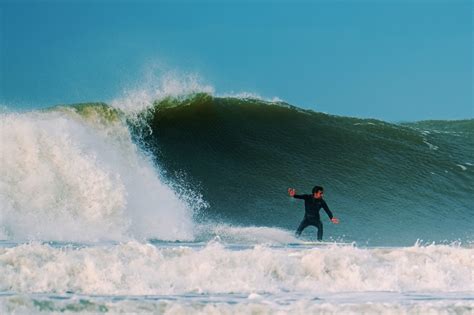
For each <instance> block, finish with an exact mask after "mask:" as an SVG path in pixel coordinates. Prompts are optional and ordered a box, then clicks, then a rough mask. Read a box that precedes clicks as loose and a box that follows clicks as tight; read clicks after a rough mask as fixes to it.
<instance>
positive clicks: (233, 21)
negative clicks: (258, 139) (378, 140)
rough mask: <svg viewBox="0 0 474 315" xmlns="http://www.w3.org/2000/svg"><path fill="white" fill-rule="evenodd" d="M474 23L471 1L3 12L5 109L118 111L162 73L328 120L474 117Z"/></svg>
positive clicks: (40, 4) (62, 6)
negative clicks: (67, 106) (156, 70)
mask: <svg viewBox="0 0 474 315" xmlns="http://www.w3.org/2000/svg"><path fill="white" fill-rule="evenodd" d="M472 18H473V4H472V1H461V0H450V1H438V0H432V1H427V0H423V1H421V0H420V1H407V0H399V1H395V0H385V1H384V0H380V1H355V0H347V1H307V2H301V1H299V2H298V1H133V2H132V1H128V2H127V1H106V0H102V1H71V0H69V1H67V0H66V1H21V0H20V1H8V0H0V22H1V23H0V70H1V72H0V104H4V105H7V106H10V107H12V106H13V107H17V106H34V107H41V106H49V105H53V104H58V103H76V102H83V101H109V100H112V99H114V98H117V97H119V96H120V94H121V93H122V91H123V89H126V88H127V86H136V85H139V84H140V82H141V81H143V80H145V78H144V74H145V73H147V68H149V67H151V65H155V64H160V65H161V67H164V68H166V69H168V70H172V71H175V72H178V73H195V74H197V75H198V76H199V77H200V78H201V79H202V81H203V82H204V83H206V84H210V85H212V86H213V87H214V88H215V90H216V92H217V93H218V94H224V93H228V92H251V93H256V94H258V95H261V96H264V97H268V98H272V97H278V98H280V99H282V100H284V101H287V102H289V103H291V104H293V105H297V106H299V107H303V108H311V109H314V110H317V111H322V112H326V113H330V114H336V115H344V116H356V117H371V118H379V119H384V120H388V121H412V120H421V119H461V118H473V116H474V108H473V107H474V105H473V71H474V69H473V46H472V45H473V25H472ZM157 75H158V76H159V74H157Z"/></svg>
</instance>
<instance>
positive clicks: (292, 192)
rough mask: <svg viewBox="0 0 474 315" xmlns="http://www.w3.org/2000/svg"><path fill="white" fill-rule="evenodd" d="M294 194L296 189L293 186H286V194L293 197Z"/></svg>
mask: <svg viewBox="0 0 474 315" xmlns="http://www.w3.org/2000/svg"><path fill="white" fill-rule="evenodd" d="M295 194H296V190H295V189H294V188H288V195H290V197H293V196H294V195H295Z"/></svg>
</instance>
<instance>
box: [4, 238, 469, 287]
mask: <svg viewBox="0 0 474 315" xmlns="http://www.w3.org/2000/svg"><path fill="white" fill-rule="evenodd" d="M471 258H472V248H471V249H470V248H462V247H459V246H445V245H430V246H412V247H405V248H357V247H353V246H336V245H334V246H328V247H320V248H311V249H291V248H273V247H266V246H254V247H250V248H248V249H242V250H230V249H227V248H226V247H225V246H224V245H222V244H221V243H218V242H211V243H209V244H207V245H205V246H204V247H202V248H198V249H196V248H192V247H187V246H180V247H178V246H173V247H169V248H168V247H155V246H153V245H150V244H146V243H138V242H127V243H123V244H118V245H114V246H110V245H107V246H100V245H99V246H93V247H84V246H83V247H79V248H72V247H61V248H55V247H52V246H50V245H43V244H35V243H32V244H24V245H19V246H15V247H13V248H0V262H1V263H0V279H1V281H0V291H1V292H16V293H22V294H29V293H58V294H62V293H67V292H71V293H75V294H88V295H130V294H133V295H183V294H191V293H196V294H213V293H215V294H217V293H218V294H230V293H235V292H239V294H247V295H248V294H252V293H259V292H260V294H261V293H271V294H280V293H285V292H305V293H306V294H308V293H311V294H312V295H313V296H318V295H321V294H325V293H334V292H372V291H373V292H375V291H377V292H386V291H387V292H444V293H447V292H472V291H474V285H473V283H472V281H471V280H472V279H471V278H470V277H469V276H467V275H469V274H471V271H472V269H473V268H474V262H473V260H472V259H471ZM12 266H15V268H12Z"/></svg>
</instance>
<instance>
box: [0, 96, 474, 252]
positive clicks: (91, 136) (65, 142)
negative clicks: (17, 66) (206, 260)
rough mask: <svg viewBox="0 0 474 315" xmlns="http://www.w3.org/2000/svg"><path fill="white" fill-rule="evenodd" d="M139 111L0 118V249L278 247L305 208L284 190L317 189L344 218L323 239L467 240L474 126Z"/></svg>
mask: <svg viewBox="0 0 474 315" xmlns="http://www.w3.org/2000/svg"><path fill="white" fill-rule="evenodd" d="M139 105H140V106H138V108H135V109H133V106H131V105H130V100H126V101H124V103H123V104H122V103H121V102H120V101H115V102H113V106H110V105H108V104H105V103H86V104H77V105H66V106H55V107H52V108H49V109H47V110H43V111H33V112H27V113H21V114H20V113H8V112H5V113H2V114H1V115H0V120H1V125H0V128H1V132H0V137H1V139H0V141H1V143H2V146H1V147H0V158H1V161H0V162H1V163H0V165H1V166H0V175H1V176H0V205H1V212H0V238H4V239H53V240H104V239H129V238H139V239H143V238H157V239H161V240H199V241H206V240H209V239H212V238H213V237H215V236H216V235H221V236H223V235H225V237H227V238H228V239H229V240H230V241H233V240H239V241H243V242H255V243H262V242H263V243H264V242H266V241H265V240H270V241H273V240H275V239H276V240H280V239H282V240H287V239H290V237H289V236H288V235H289V233H290V232H289V231H293V230H294V228H295V227H296V226H297V225H298V223H299V221H300V219H301V217H302V213H303V209H302V208H303V207H302V205H301V204H300V203H298V202H297V201H296V200H293V199H291V198H289V197H288V196H287V194H286V190H287V188H288V187H294V188H296V189H297V191H298V192H300V193H305V192H308V191H310V189H311V188H312V187H313V186H314V185H315V184H319V185H322V186H324V187H325V191H326V197H325V198H326V201H327V202H328V204H329V206H330V208H331V209H332V210H333V212H334V213H335V215H336V216H338V217H339V218H340V219H341V224H340V225H338V226H329V225H326V227H325V237H326V239H328V238H329V239H337V240H345V241H348V242H352V241H357V242H359V243H367V242H368V243H369V244H372V245H410V244H413V243H414V242H415V241H416V240H418V239H422V240H424V241H435V242H451V241H456V240H460V241H463V242H469V241H472V239H473V238H474V235H473V233H472V228H471V222H473V221H474V213H473V212H472V211H470V209H471V207H472V206H471V205H472V204H473V203H474V200H473V198H474V197H473V196H474V186H473V185H472V183H473V182H474V181H473V179H474V167H473V165H474V137H473V135H474V120H465V121H436V122H433V121H431V122H417V123H404V124H392V123H387V122H383V121H379V120H374V119H356V118H350V117H339V116H332V115H327V114H322V113H317V112H314V111H310V110H303V109H300V108H298V107H295V106H292V105H290V104H287V103H284V102H281V101H265V100H261V99H256V98H242V97H240V98H239V97H215V96H212V95H211V94H207V93H193V94H185V95H171V96H170V95H168V94H166V93H165V94H164V95H163V97H160V98H159V99H158V100H156V101H155V102H153V103H152V104H150V101H147V102H145V103H143V104H141V103H140V104H139ZM459 218H462V219H461V220H460V219H459ZM216 224H217V226H218V227H219V229H220V230H219V231H218V232H216V230H215V229H210V232H209V231H208V232H202V231H204V230H205V229H206V227H208V226H211V225H216ZM254 227H255V229H254ZM259 227H260V228H259ZM265 229H270V230H271V231H273V232H271V233H270V234H268V233H267V232H262V231H265ZM249 231H250V232H249ZM274 231H277V232H274ZM247 232H249V233H250V234H249V238H248V239H246V238H245V237H246V233H247ZM303 237H304V238H306V239H308V238H309V239H312V238H314V232H313V230H311V229H310V228H309V229H308V230H305V234H304V235H303Z"/></svg>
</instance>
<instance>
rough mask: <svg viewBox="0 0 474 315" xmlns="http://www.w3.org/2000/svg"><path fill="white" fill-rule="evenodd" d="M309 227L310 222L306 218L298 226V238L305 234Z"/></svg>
mask: <svg viewBox="0 0 474 315" xmlns="http://www.w3.org/2000/svg"><path fill="white" fill-rule="evenodd" d="M308 225H309V222H308V220H306V218H304V219H303V221H301V223H300V226H298V229H296V233H295V235H296V236H297V237H299V236H300V235H301V232H303V230H304V229H305V228H306V227H307V226H308Z"/></svg>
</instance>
